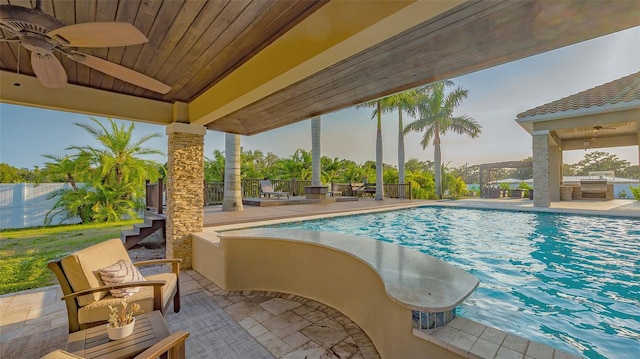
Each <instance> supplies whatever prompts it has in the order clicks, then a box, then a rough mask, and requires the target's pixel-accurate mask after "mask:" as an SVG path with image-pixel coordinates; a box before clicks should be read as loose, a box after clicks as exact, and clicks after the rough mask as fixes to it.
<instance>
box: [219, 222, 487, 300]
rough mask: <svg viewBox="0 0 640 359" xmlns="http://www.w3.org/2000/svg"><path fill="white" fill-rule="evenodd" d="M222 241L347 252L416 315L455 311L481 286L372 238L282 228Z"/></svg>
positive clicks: (418, 254)
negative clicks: (253, 241) (295, 244)
mask: <svg viewBox="0 0 640 359" xmlns="http://www.w3.org/2000/svg"><path fill="white" fill-rule="evenodd" d="M218 237H219V238H220V240H227V239H232V240H242V239H266V240H274V241H277V240H280V241H291V242H300V243H305V244H309V245H313V246H320V247H324V248H328V249H331V250H334V251H339V252H342V253H344V254H346V255H348V256H351V257H352V258H354V259H356V260H359V261H361V262H363V263H364V264H366V265H367V266H369V267H370V268H371V269H373V270H374V271H375V272H376V273H377V274H378V276H379V277H380V279H381V280H382V282H383V283H384V286H385V290H386V292H387V295H388V296H389V297H390V298H391V299H392V300H393V301H395V302H396V303H398V304H400V305H401V306H403V307H405V308H408V309H412V310H416V311H424V312H444V311H450V310H452V309H455V307H456V306H458V305H459V304H460V303H462V302H463V301H464V300H465V299H466V298H467V297H469V295H471V293H473V291H474V290H475V289H476V288H477V287H478V284H479V283H480V282H479V280H478V278H477V277H475V276H474V275H472V274H470V273H467V272H466V271H464V270H462V269H460V268H458V267H457V266H455V265H453V264H450V263H447V262H445V261H443V260H441V259H438V258H436V257H433V256H430V255H428V254H425V253H422V252H419V251H415V250H410V249H408V248H406V247H402V246H398V245H395V244H391V243H386V242H381V241H378V240H375V239H372V238H367V237H358V236H354V235H347V234H343V233H333V232H319V231H305V230H300V229H282V228H252V229H243V230H236V231H228V232H223V233H219V234H218Z"/></svg>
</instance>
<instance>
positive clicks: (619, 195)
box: [618, 190, 628, 198]
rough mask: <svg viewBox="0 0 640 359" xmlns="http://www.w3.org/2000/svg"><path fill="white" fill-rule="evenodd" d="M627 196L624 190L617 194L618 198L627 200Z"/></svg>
mask: <svg viewBox="0 0 640 359" xmlns="http://www.w3.org/2000/svg"><path fill="white" fill-rule="evenodd" d="M627 196H628V194H627V191H625V190H621V191H620V192H618V198H627Z"/></svg>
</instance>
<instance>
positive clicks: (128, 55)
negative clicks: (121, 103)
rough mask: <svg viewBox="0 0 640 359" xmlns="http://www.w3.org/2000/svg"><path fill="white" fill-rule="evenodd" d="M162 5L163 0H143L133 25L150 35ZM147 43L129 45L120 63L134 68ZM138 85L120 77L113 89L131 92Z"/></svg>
mask: <svg viewBox="0 0 640 359" xmlns="http://www.w3.org/2000/svg"><path fill="white" fill-rule="evenodd" d="M161 5H162V2H161V1H158V0H154V1H143V2H141V3H140V7H139V9H138V14H137V15H136V20H135V21H134V23H133V25H135V27H137V28H138V30H140V32H142V33H143V34H144V35H145V36H148V35H149V31H150V30H151V26H153V20H154V19H155V15H157V13H158V11H159V10H160V6H161ZM143 46H145V45H133V46H127V47H126V48H125V50H124V54H123V55H122V61H121V62H120V65H122V66H124V67H128V68H130V69H131V68H133V66H134V65H135V63H136V60H137V59H138V56H139V55H140V52H141V51H142V47H143ZM135 87H136V86H134V85H131V84H129V83H127V82H124V81H122V80H120V79H116V81H115V83H114V84H113V89H114V90H115V91H116V92H122V93H126V94H130V93H132V92H133V90H134V89H135Z"/></svg>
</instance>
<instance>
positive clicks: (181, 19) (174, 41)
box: [134, 0, 206, 97]
mask: <svg viewBox="0 0 640 359" xmlns="http://www.w3.org/2000/svg"><path fill="white" fill-rule="evenodd" d="M205 4H206V1H205V0H202V1H195V0H194V1H186V2H184V3H183V4H182V6H181V8H180V9H179V10H177V11H176V13H174V14H173V17H174V19H173V21H172V22H171V26H170V27H169V28H167V29H165V34H164V36H163V38H162V41H160V42H159V43H157V44H156V46H155V51H154V53H152V54H150V55H151V57H150V58H149V59H148V60H146V65H147V66H146V68H145V73H146V74H147V75H148V76H151V77H155V76H156V75H157V73H158V70H159V69H160V68H161V67H162V66H163V65H164V63H165V62H166V61H167V59H168V58H169V56H170V55H171V53H172V51H173V50H174V49H175V47H176V46H177V45H178V43H179V42H180V41H181V39H183V37H184V36H185V34H186V33H187V31H188V30H189V29H190V27H191V26H192V25H193V23H194V20H195V19H196V17H197V16H198V14H199V13H200V11H201V10H202V8H203V7H204V5H205ZM151 94H152V93H151V92H150V91H148V90H145V89H143V88H137V89H136V90H135V91H134V95H137V96H145V97H146V96H150V95H151Z"/></svg>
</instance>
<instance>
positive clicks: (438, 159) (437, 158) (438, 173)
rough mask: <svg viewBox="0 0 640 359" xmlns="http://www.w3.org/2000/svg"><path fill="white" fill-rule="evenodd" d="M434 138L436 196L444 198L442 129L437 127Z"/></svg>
mask: <svg viewBox="0 0 640 359" xmlns="http://www.w3.org/2000/svg"><path fill="white" fill-rule="evenodd" d="M434 133H435V134H434V136H433V137H434V139H433V147H434V149H433V160H434V162H435V166H436V174H435V177H436V178H435V180H436V196H437V197H438V199H442V164H441V162H442V154H441V153H440V129H439V128H438V127H436V129H435V131H434Z"/></svg>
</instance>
